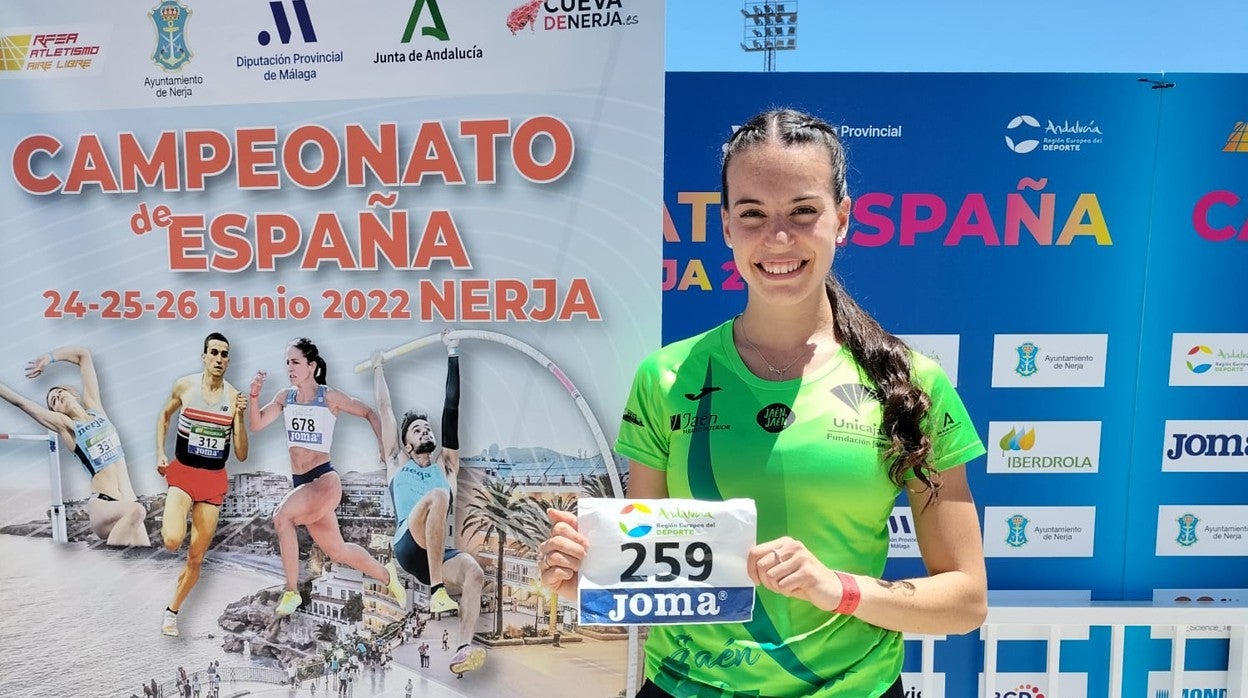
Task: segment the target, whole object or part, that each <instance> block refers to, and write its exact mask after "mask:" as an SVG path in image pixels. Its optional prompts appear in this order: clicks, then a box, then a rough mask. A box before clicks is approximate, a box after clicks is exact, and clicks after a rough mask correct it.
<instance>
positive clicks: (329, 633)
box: [316, 621, 338, 642]
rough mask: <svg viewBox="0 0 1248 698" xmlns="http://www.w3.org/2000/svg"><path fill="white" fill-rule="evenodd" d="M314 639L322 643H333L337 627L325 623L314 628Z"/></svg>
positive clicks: (335, 638)
mask: <svg viewBox="0 0 1248 698" xmlns="http://www.w3.org/2000/svg"><path fill="white" fill-rule="evenodd" d="M316 639H318V640H322V641H324V642H333V641H334V640H337V639H338V626H336V625H334V624H333V623H330V622H329V621H325V622H323V623H321V624H320V625H318V626H316Z"/></svg>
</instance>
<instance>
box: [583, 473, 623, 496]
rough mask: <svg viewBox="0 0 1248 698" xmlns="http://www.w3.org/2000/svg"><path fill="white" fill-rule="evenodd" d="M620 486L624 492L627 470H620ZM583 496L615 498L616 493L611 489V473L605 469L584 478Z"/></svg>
mask: <svg viewBox="0 0 1248 698" xmlns="http://www.w3.org/2000/svg"><path fill="white" fill-rule="evenodd" d="M620 487H621V488H623V491H624V492H628V471H627V470H623V471H621V472H620ZM585 496H586V497H603V498H607V499H612V498H615V497H616V496H617V495H616V494H615V492H614V490H612V489H611V474H610V473H608V472H607V471H605V470H604V471H602V472H600V473H595V474H594V475H591V476H590V477H588V478H586V479H585ZM621 496H622V495H621Z"/></svg>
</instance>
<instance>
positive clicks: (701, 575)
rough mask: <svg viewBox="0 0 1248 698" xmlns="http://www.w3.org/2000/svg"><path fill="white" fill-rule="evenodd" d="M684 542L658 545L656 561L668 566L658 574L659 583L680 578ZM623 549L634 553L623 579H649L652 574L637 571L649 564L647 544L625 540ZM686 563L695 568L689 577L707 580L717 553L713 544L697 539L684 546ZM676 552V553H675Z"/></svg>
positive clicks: (640, 580)
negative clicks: (712, 551) (682, 543)
mask: <svg viewBox="0 0 1248 698" xmlns="http://www.w3.org/2000/svg"><path fill="white" fill-rule="evenodd" d="M681 547H682V546H681V544H680V543H677V542H673V541H663V542H658V543H655V544H654V561H655V562H656V563H658V564H662V565H666V566H667V568H668V571H667V572H664V573H661V574H656V575H654V577H653V579H654V581H656V582H670V581H672V580H674V579H677V578H679V577H680V576H681V575H680V572H681V569H682V567H681V564H680V557H679V555H680V552H681ZM620 552H631V553H633V561H632V563H631V564H629V566H628V567H627V568H626V569H625V570H624V572H623V573H622V574H621V575H620V581H621V582H648V581H650V579H651V578H650V577H648V576H646V575H644V574H637V570H639V569H641V567H642V565H644V564H646V545H645V544H643V543H624V544H622V545H620ZM683 552H684V555H683V557H684V560H685V564H687V565H688V566H689V568H690V569H691V570H692V571H691V572H690V574H689V576H688V578H689V581H691V582H701V581H705V580H706V579H707V578H708V577H710V576H711V563H712V559H713V555H712V553H711V546H709V545H707V544H706V543H701V542H693V543H690V544H689V545H687V546H684V551H683ZM672 553H675V554H674V555H673V554H672Z"/></svg>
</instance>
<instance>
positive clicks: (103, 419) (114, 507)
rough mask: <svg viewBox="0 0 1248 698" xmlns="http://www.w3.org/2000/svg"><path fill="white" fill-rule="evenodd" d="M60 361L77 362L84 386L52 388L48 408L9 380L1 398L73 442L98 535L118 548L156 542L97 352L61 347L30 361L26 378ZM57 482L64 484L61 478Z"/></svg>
mask: <svg viewBox="0 0 1248 698" xmlns="http://www.w3.org/2000/svg"><path fill="white" fill-rule="evenodd" d="M55 363H70V364H74V365H75V366H77V367H78V372H79V375H80V377H81V379H82V387H81V388H76V387H74V386H70V385H54V386H52V387H51V388H50V389H49V390H48V393H47V396H46V397H45V403H46V407H45V406H44V405H40V404H39V403H37V402H35V401H34V400H31V399H29V398H27V397H24V396H22V395H20V394H18V393H17V392H16V391H14V390H13V389H12V388H10V387H9V386H7V385H5V384H3V383H0V398H3V399H4V400H6V401H7V402H9V403H10V404H12V405H13V406H14V407H16V408H18V409H19V410H21V411H23V412H25V413H26V414H27V415H28V416H29V417H30V418H31V419H34V420H35V421H36V422H38V423H39V424H40V425H41V426H43V427H44V428H46V429H48V430H50V431H53V432H56V433H57V435H59V436H60V437H61V438H62V439H64V440H65V443H67V444H73V446H74V455H76V456H78V460H79V461H81V462H82V466H83V467H84V468H86V470H87V474H88V475H90V476H91V497H90V498H89V499H88V500H87V516H88V519H89V520H90V523H91V531H92V532H93V533H94V534H95V535H97V536H99V538H100V539H101V540H103V541H105V542H106V543H107V544H108V545H112V546H142V547H147V546H150V545H151V540H150V539H149V538H148V535H147V527H146V524H145V523H144V519H146V518H147V510H146V509H145V508H144V507H143V505H142V504H141V503H140V502H139V501H138V497H137V496H136V495H135V493H134V486H133V485H131V483H130V471H129V470H128V469H127V468H126V454H125V452H124V451H123V450H122V448H121V439H120V437H119V436H118V435H117V429H116V427H114V426H113V423H112V421H110V420H109V418H108V415H107V414H105V412H104V406H103V404H102V402H101V399H100V382H99V379H98V377H97V376H96V373H95V362H94V360H93V359H92V357H91V352H89V351H87V350H86V349H84V348H82V347H58V348H56V349H53V350H52V351H50V352H47V353H46V354H40V355H39V356H37V357H35V358H34V359H32V360H31V361H30V362H29V363H27V364H26V377H27V378H31V379H34V378H38V377H39V376H41V375H43V373H44V371H45V370H46V369H47V368H48V367H49V366H51V365H52V364H55ZM54 480H55V481H58V482H59V478H54ZM58 489H59V487H58ZM53 495H54V496H56V495H58V493H57V492H54V493H53Z"/></svg>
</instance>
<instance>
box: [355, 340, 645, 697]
mask: <svg viewBox="0 0 1248 698" xmlns="http://www.w3.org/2000/svg"><path fill="white" fill-rule="evenodd" d="M447 336H448V337H450V338H452V339H480V340H484V341H487V342H494V343H496V344H502V345H503V346H506V347H511V348H512V349H515V350H516V351H518V352H520V353H522V354H524V355H525V356H527V357H529V358H530V359H533V360H534V361H536V362H537V363H538V364H540V365H541V366H542V367H543V368H545V369H546V370H548V371H550V373H551V375H553V376H554V377H555V379H556V380H558V381H559V383H560V384H561V385H562V386H563V388H564V390H567V391H568V394H569V395H571V396H572V399H573V400H574V401H575V402H576V406H577V408H578V409H580V411H581V415H582V416H583V417H585V423H586V424H588V425H589V430H590V431H591V432H593V435H594V441H595V442H596V443H597V445H598V451H599V453H601V454H602V461H603V463H604V464H605V465H606V466H607V475H608V478H609V480H610V482H611V493H612V494H613V495H614V496H615V497H617V498H618V497H623V496H624V488H623V486H622V485H621V483H620V474H619V472H618V471H617V470H616V469H615V457H614V456H613V455H612V453H611V446H610V445H609V444H608V443H607V437H606V436H605V435H603V433H602V427H601V426H600V425H599V424H598V419H597V418H596V417H594V413H593V411H592V410H590V409H589V404H588V403H587V402H585V398H584V397H583V396H582V395H581V391H580V390H579V389H577V387H576V384H574V383H573V382H572V379H571V378H569V377H568V374H566V373H564V372H563V369H561V368H559V365H558V364H556V363H555V362H554V361H552V360H551V359H550V358H549V357H547V356H546V355H545V354H543V353H542V352H540V351H538V350H537V349H535V348H534V347H533V346H532V345H530V344H528V343H526V342H523V341H521V340H519V339H516V338H515V337H512V336H509V335H505V334H502V333H499V332H490V331H487V330H451V331H450V332H447ZM440 341H442V334H441V333H438V334H431V335H429V336H427V337H421V338H419V339H413V340H412V341H410V342H408V343H406V344H400V345H399V346H397V347H395V348H393V349H390V350H389V351H385V352H382V354H381V356H382V359H383V360H386V361H389V360H390V359H393V358H395V357H398V356H402V355H404V354H407V353H408V352H413V351H416V350H417V349H421V348H423V347H427V346H429V345H430V344H435V343H437V342H440ZM371 367H372V362H371V361H362V362H360V363H358V364H356V365H355V372H356V373H364V372H365V371H367V370H368V369H369V368H371ZM499 564H502V560H499ZM639 642H640V635H639V634H638V632H637V626H635V625H633V626H629V628H628V665H627V674H626V676H625V689H624V690H625V695H630V696H631V695H633V694H635V693H636V692H637V690H638V688H639V686H638V682H639V675H640V667H639V666H638V662H637V649H638V644H639Z"/></svg>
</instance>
